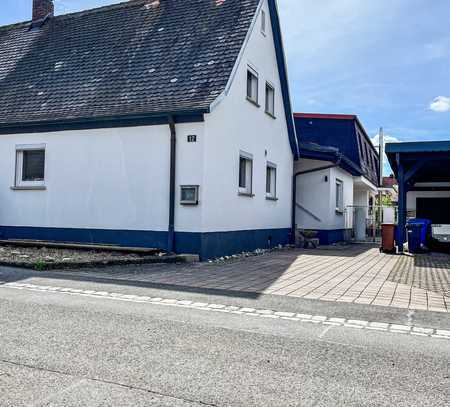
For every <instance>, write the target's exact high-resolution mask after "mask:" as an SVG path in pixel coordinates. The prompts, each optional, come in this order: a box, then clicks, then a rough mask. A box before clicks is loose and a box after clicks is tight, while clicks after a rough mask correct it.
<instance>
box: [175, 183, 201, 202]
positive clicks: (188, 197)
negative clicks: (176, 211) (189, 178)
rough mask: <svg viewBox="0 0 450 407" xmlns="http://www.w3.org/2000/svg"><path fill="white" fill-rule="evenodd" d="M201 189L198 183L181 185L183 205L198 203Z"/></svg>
mask: <svg viewBox="0 0 450 407" xmlns="http://www.w3.org/2000/svg"><path fill="white" fill-rule="evenodd" d="M199 189H200V187H199V186H198V185H181V194H180V203H181V205H198V196H199Z"/></svg>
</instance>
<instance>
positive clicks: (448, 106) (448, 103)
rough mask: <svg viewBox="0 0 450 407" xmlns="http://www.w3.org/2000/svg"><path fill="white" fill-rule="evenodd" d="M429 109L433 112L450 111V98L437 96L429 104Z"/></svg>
mask: <svg viewBox="0 0 450 407" xmlns="http://www.w3.org/2000/svg"><path fill="white" fill-rule="evenodd" d="M430 109H431V110H433V112H439V113H443V112H448V111H449V110H450V97H446V96H438V97H437V98H435V99H434V100H433V101H432V102H431V103H430Z"/></svg>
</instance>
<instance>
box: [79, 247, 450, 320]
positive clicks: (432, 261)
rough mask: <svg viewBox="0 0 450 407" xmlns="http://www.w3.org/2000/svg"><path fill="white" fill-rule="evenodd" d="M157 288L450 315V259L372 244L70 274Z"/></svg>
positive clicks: (441, 255) (294, 250) (445, 256)
mask: <svg viewBox="0 0 450 407" xmlns="http://www.w3.org/2000/svg"><path fill="white" fill-rule="evenodd" d="M73 273H76V274H78V275H86V276H92V275H94V274H95V276H98V277H111V278H115V279H122V280H134V281H144V282H150V283H155V284H165V285H174V286H178V287H190V288H191V289H196V288H197V289H205V288H210V289H220V290H229V291H233V292H235V293H236V295H238V293H239V291H241V292H245V293H249V292H250V293H256V294H272V295H287V296H293V297H302V298H307V299H318V300H323V301H337V302H354V303H358V304H373V305H382V306H392V307H400V308H408V309H416V310H429V311H438V312H450V255H445V254H432V255H426V254H425V255H416V256H407V255H405V256H395V255H387V254H383V253H380V252H379V250H378V248H377V247H375V246H372V245H349V246H345V247H339V248H321V249H317V250H300V249H292V250H282V251H276V252H272V253H268V254H265V255H262V256H255V257H249V258H245V259H239V260H234V261H230V262H225V263H199V264H194V265H145V266H128V267H110V268H105V269H102V270H95V271H90V270H84V271H78V272H73Z"/></svg>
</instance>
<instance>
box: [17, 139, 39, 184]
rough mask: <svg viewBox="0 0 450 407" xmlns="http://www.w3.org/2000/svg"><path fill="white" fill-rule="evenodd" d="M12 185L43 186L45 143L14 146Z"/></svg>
mask: <svg viewBox="0 0 450 407" xmlns="http://www.w3.org/2000/svg"><path fill="white" fill-rule="evenodd" d="M14 187H16V188H29V189H33V188H36V189H42V188H44V187H45V144H35V145H18V146H16V174H15V180H14Z"/></svg>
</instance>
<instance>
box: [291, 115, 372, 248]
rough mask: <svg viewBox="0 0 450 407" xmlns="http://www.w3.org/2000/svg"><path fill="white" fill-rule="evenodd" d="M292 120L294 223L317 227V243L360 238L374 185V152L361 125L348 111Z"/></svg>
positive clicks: (305, 116)
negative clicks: (296, 157)
mask: <svg viewBox="0 0 450 407" xmlns="http://www.w3.org/2000/svg"><path fill="white" fill-rule="evenodd" d="M294 118H295V126H296V130H297V137H298V140H299V148H300V160H298V161H296V163H295V173H296V174H297V175H296V210H295V223H296V225H297V227H298V228H300V229H306V230H316V231H318V232H319V238H320V241H321V244H330V243H335V242H337V241H341V240H348V239H350V238H351V237H354V238H355V239H356V240H364V239H365V238H366V234H367V229H368V228H369V227H370V226H371V225H370V224H369V215H370V214H371V213H372V209H371V206H373V203H374V198H375V195H376V193H377V191H378V188H377V187H378V184H379V175H378V174H379V157H378V153H377V151H376V150H375V148H374V146H373V145H372V143H371V141H370V139H369V137H368V136H367V133H366V131H365V130H364V127H363V126H362V124H361V123H360V121H359V120H358V118H357V116H354V115H337V114H305V113H296V114H294Z"/></svg>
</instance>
